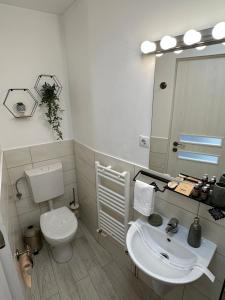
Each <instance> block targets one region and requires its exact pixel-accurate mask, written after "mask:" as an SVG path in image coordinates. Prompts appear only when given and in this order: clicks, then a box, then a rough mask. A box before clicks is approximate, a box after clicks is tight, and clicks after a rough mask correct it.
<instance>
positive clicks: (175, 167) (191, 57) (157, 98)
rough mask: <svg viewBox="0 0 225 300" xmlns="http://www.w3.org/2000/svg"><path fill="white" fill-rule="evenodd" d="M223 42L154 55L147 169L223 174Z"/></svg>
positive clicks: (224, 123) (195, 173)
mask: <svg viewBox="0 0 225 300" xmlns="http://www.w3.org/2000/svg"><path fill="white" fill-rule="evenodd" d="M224 137H225V45H223V44H217V45H211V46H207V47H206V48H204V49H203V50H198V49H195V48H194V49H188V50H184V51H183V52H182V53H180V54H175V53H173V52H170V53H165V54H164V55H163V56H161V57H156V68H155V86H154V101H153V115H152V129H151V137H150V145H151V146H150V163H149V167H150V169H153V170H156V171H158V172H161V173H168V174H170V175H172V176H174V177H175V176H176V175H178V174H179V173H184V174H189V175H192V176H195V177H197V178H201V177H202V175H203V174H209V176H210V177H212V176H214V175H215V176H217V178H218V177H219V176H221V174H223V173H225V172H224V171H225V142H224Z"/></svg>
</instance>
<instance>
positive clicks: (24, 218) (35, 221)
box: [19, 208, 40, 231]
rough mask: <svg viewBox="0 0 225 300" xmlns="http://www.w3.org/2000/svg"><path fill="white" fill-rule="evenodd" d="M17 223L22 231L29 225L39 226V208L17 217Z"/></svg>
mask: <svg viewBox="0 0 225 300" xmlns="http://www.w3.org/2000/svg"><path fill="white" fill-rule="evenodd" d="M19 221H20V224H21V229H22V230H23V231H24V230H25V229H26V227H27V226H30V225H36V226H40V208H36V209H35V210H32V211H30V212H28V213H24V214H22V215H19Z"/></svg>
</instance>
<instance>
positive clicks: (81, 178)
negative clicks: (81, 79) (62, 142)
mask: <svg viewBox="0 0 225 300" xmlns="http://www.w3.org/2000/svg"><path fill="white" fill-rule="evenodd" d="M74 144H75V161H76V174H77V187H78V198H79V202H80V205H81V218H82V220H83V222H85V224H86V225H87V226H88V228H89V230H90V231H91V232H92V233H93V234H94V235H95V236H96V237H97V238H98V240H99V242H100V243H101V244H102V245H103V246H104V247H106V248H107V249H108V250H109V251H110V252H111V253H112V254H113V256H114V257H115V258H116V259H117V260H120V261H121V263H123V264H124V265H126V266H127V267H128V268H130V267H131V263H130V260H129V258H128V257H127V256H126V255H125V254H124V251H123V249H122V248H120V247H119V245H117V243H115V242H113V241H112V240H111V239H110V238H108V237H107V238H104V237H102V236H97V234H96V229H97V208H96V189H95V168H94V162H95V161H96V160H97V161H99V162H100V163H101V164H103V165H111V166H112V168H115V169H116V170H118V171H129V172H130V174H131V180H132V178H133V177H134V175H135V174H136V173H137V172H138V170H139V169H140V166H137V165H134V164H132V163H128V162H125V161H122V160H119V159H116V158H113V157H110V156H107V155H104V154H102V153H99V152H96V151H94V150H92V149H90V148H88V147H85V146H84V145H81V144H79V143H77V142H75V143H74ZM143 180H144V178H143ZM150 181H151V179H150ZM158 184H159V185H162V183H161V182H158ZM132 202H133V182H132V181H131V206H132ZM208 209H209V207H208V206H207V205H205V204H202V203H198V202H196V201H193V200H191V199H188V198H186V197H182V196H179V195H176V194H174V193H173V192H170V191H166V192H165V193H162V194H159V195H158V197H157V201H156V210H157V211H158V212H159V213H160V214H162V215H164V216H166V217H168V218H170V217H177V218H178V219H179V221H180V224H181V225H183V226H185V227H187V228H189V227H190V225H191V223H192V222H193V219H194V217H195V216H196V215H198V216H199V217H200V222H201V225H202V230H203V236H204V237H205V238H207V239H209V240H211V241H213V242H214V243H216V244H217V246H218V248H217V252H216V254H215V256H214V258H213V261H212V263H211V265H210V269H211V271H212V272H213V273H214V274H215V276H216V280H215V282H214V283H211V282H210V281H209V280H208V279H207V278H206V277H205V276H204V275H203V276H202V277H201V278H200V279H199V280H197V281H195V282H194V283H192V284H189V285H186V286H185V287H184V286H178V287H177V288H175V289H174V290H172V291H171V292H170V293H169V294H168V295H167V296H166V297H165V298H164V299H166V300H172V299H173V300H189V299H192V300H207V299H210V300H218V299H219V295H220V291H221V288H222V284H223V280H224V278H225V238H224V237H225V219H222V220H220V221H214V220H213V219H212V218H211V216H210V215H209V213H208ZM131 213H132V214H133V218H136V216H137V215H136V214H135V213H133V209H132V210H131ZM139 274H140V277H141V278H142V279H143V280H145V281H146V280H147V281H148V282H149V278H147V277H146V276H144V275H143V274H141V272H140V273H139ZM149 283H150V282H149Z"/></svg>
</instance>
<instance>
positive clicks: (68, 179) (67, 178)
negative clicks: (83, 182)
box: [63, 169, 76, 186]
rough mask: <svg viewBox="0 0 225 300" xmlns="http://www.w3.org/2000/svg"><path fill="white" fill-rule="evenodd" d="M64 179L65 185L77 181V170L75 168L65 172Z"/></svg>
mask: <svg viewBox="0 0 225 300" xmlns="http://www.w3.org/2000/svg"><path fill="white" fill-rule="evenodd" d="M63 180H64V185H65V186H66V185H68V184H71V183H73V182H75V181H76V174H75V170H74V169H73V170H69V171H66V172H63Z"/></svg>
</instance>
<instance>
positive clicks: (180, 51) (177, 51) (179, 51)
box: [174, 49, 184, 54]
mask: <svg viewBox="0 0 225 300" xmlns="http://www.w3.org/2000/svg"><path fill="white" fill-rule="evenodd" d="M183 51H184V50H182V49H180V50H175V51H174V53H176V54H180V53H182V52H183Z"/></svg>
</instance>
